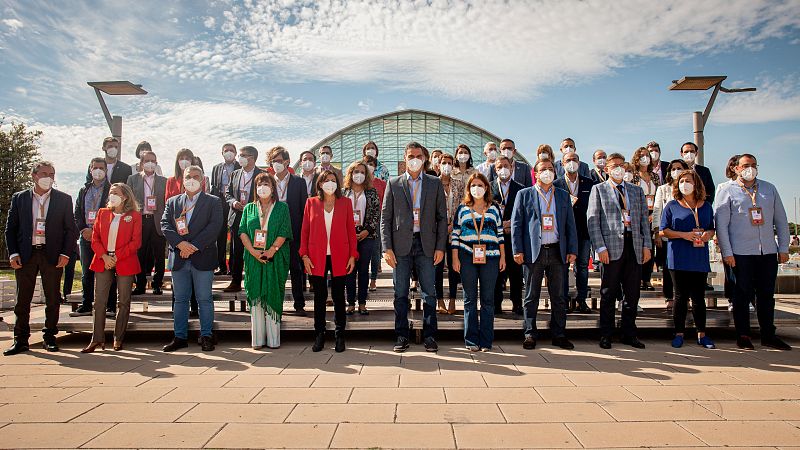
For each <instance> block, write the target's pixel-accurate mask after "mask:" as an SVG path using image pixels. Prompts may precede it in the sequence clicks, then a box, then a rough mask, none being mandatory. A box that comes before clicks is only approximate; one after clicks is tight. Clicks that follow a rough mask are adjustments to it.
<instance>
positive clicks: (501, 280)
mask: <svg viewBox="0 0 800 450" xmlns="http://www.w3.org/2000/svg"><path fill="white" fill-rule="evenodd" d="M511 163H512V161H511V160H510V159H508V158H506V157H505V156H498V157H497V158H496V159H495V162H494V166H493V167H494V169H495V172H496V173H497V178H495V180H494V181H492V182H491V185H492V198H493V199H495V200H496V201H497V202H498V204H499V206H500V212H501V214H502V215H503V241H504V242H511V213H513V212H514V202H515V201H516V199H517V192H519V191H521V190H522V189H523V187H522V185H521V184H519V183H517V182H516V181H514V180H512V179H511ZM506 280H508V282H509V289H508V297H509V299H511V312H513V313H514V314H519V315H522V266H520V265H519V264H517V263H515V262H514V254H513V252H510V251H508V252H506V270H504V271H502V272H499V273H498V274H497V283H496V284H495V287H494V312H495V314H500V313H502V312H503V308H502V306H501V304H502V303H503V286H504V285H505V284H506Z"/></svg>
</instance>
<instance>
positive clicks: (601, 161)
mask: <svg viewBox="0 0 800 450" xmlns="http://www.w3.org/2000/svg"><path fill="white" fill-rule="evenodd" d="M594 165H595V166H597V167H598V168H600V169H602V168H603V167H605V166H606V159H605V158H597V161H595V162H594Z"/></svg>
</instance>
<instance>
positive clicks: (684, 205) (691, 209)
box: [678, 200, 700, 228]
mask: <svg viewBox="0 0 800 450" xmlns="http://www.w3.org/2000/svg"><path fill="white" fill-rule="evenodd" d="M678 204H680V205H681V206H683V207H684V208H686V209H688V210H689V211H691V212H692V214H693V215H694V224H695V226H696V227H697V228H700V218H699V217H698V215H697V209H698V208H697V204H695V205H694V208H691V207H690V206H689V203H688V202H686V200H678Z"/></svg>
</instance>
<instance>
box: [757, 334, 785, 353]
mask: <svg viewBox="0 0 800 450" xmlns="http://www.w3.org/2000/svg"><path fill="white" fill-rule="evenodd" d="M761 345H762V346H764V347H772V348H774V349H778V350H791V349H792V347H791V346H790V345H789V344H787V343H786V342H783V341H782V340H781V339H780V338H779V337H778V336H772V337H771V338H768V339H761Z"/></svg>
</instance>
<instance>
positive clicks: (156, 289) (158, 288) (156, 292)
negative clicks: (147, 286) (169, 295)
mask: <svg viewBox="0 0 800 450" xmlns="http://www.w3.org/2000/svg"><path fill="white" fill-rule="evenodd" d="M163 293H164V291H162V290H161V286H156V287H154V288H153V295H161V294H163Z"/></svg>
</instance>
